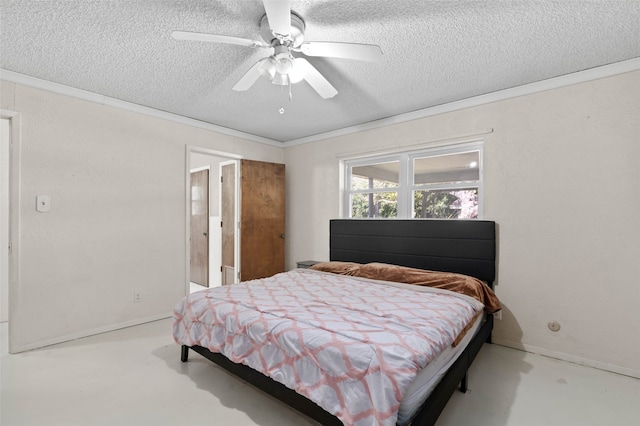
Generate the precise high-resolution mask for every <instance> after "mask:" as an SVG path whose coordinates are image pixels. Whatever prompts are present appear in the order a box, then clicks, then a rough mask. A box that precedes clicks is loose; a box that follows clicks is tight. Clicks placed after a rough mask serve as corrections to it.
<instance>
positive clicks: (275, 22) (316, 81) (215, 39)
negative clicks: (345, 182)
mask: <svg viewBox="0 0 640 426" xmlns="http://www.w3.org/2000/svg"><path fill="white" fill-rule="evenodd" d="M263 4H264V8H265V12H266V13H265V15H264V16H263V17H262V19H261V20H260V36H261V37H262V39H263V40H264V41H259V40H250V39H245V38H240V37H232V36H226V35H219V34H204V33H197V32H188V31H174V32H173V33H172V37H173V38H174V39H176V40H190V41H204V42H212V43H225V44H235V45H240V46H245V47H251V48H260V49H269V50H271V52H270V55H269V56H267V57H264V58H262V59H260V60H259V61H258V62H256V63H255V64H254V65H253V66H252V67H251V68H250V69H249V71H247V72H246V73H245V74H244V75H243V76H242V77H241V78H240V80H239V81H238V82H237V83H236V84H235V86H233V90H235V91H245V90H248V89H249V88H250V87H251V86H252V85H253V84H254V83H255V82H256V80H257V79H258V78H259V77H261V76H262V77H266V78H268V79H269V80H270V81H271V83H272V84H274V85H278V86H289V99H291V84H295V83H298V82H300V81H302V80H305V81H306V82H307V83H309V85H310V86H311V87H312V88H313V89H314V90H315V91H316V92H317V93H318V94H319V95H320V96H321V97H322V98H323V99H330V98H333V97H334V96H335V95H336V94H337V93H338V91H337V90H336V89H335V87H333V86H332V85H331V83H329V81H328V80H327V79H326V78H324V76H323V75H322V74H321V73H320V72H319V71H318V70H317V69H316V68H315V67H314V66H313V65H312V64H311V63H310V62H309V61H308V60H306V59H305V58H303V57H296V56H293V53H292V52H296V53H301V54H302V55H305V56H310V57H314V56H316V57H318V56H322V57H329V58H342V59H355V60H361V61H375V60H377V59H378V58H380V57H381V56H382V50H381V49H380V46H376V45H372V44H357V43H340V42H305V41H304V30H305V23H304V20H303V19H302V18H301V17H300V16H298V15H296V14H295V13H292V12H291V5H290V2H289V1H282V0H263ZM279 111H280V113H281V114H282V113H283V112H284V109H283V108H282V107H281V108H280V110H279Z"/></svg>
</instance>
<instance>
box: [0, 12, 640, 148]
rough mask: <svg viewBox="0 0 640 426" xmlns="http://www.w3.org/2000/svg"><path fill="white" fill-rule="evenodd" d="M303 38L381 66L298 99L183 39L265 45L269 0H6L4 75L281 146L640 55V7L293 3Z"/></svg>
mask: <svg viewBox="0 0 640 426" xmlns="http://www.w3.org/2000/svg"><path fill="white" fill-rule="evenodd" d="M291 8H292V10H293V11H294V12H296V13H297V14H299V15H300V16H302V17H303V19H304V20H305V22H306V32H305V40H307V41H343V42H354V43H370V44H377V45H379V46H380V47H381V48H382V51H383V52H384V55H383V57H382V59H381V60H379V61H378V62H373V63H370V62H360V61H352V60H345V59H330V58H318V57H314V58H309V61H310V62H311V63H312V64H313V65H314V66H315V67H316V68H317V69H318V70H319V71H320V72H321V73H322V74H323V75H324V76H325V77H326V78H327V79H328V80H329V81H330V82H331V84H332V85H333V86H334V87H335V88H336V89H337V90H338V92H339V93H338V95H337V96H335V97H334V98H332V99H328V100H324V99H322V98H321V97H320V96H318V95H317V93H316V92H315V91H313V89H312V88H311V87H310V86H309V85H308V84H307V83H306V82H304V81H303V82H301V83H298V84H295V85H294V86H293V88H292V92H293V100H292V101H288V100H287V99H286V98H285V101H284V108H285V110H286V112H285V114H282V115H281V114H279V112H278V109H279V108H280V105H281V98H282V96H281V95H282V94H281V88H280V86H275V85H272V84H270V83H269V81H268V80H266V79H259V80H258V81H257V82H256V83H255V84H254V86H253V87H252V88H251V89H249V90H248V91H246V92H236V91H233V90H231V88H232V87H233V86H234V84H235V83H236V82H237V81H238V80H239V79H240V77H242V75H244V73H245V72H246V71H247V70H248V69H249V68H250V67H251V66H252V65H253V64H254V63H255V62H256V61H257V60H258V59H260V58H261V57H263V56H265V54H264V51H261V50H259V49H251V48H248V47H243V46H237V45H226V44H217V43H204V42H190V41H178V40H174V39H173V38H171V36H170V35H171V32H172V31H173V30H184V31H196V32H205V33H216V34H224V35H229V36H235V37H243V38H250V39H260V38H259V29H260V27H259V22H260V18H261V17H262V15H263V14H264V7H263V5H262V1H261V0H244V1H243V0H236V1H233V0H220V1H214V0H59V1H47V0H39V1H34V0H0V13H1V15H0V68H2V69H5V70H9V71H13V72H16V73H20V74H25V75H28V76H31V77H36V78H39V79H43V80H47V81H51V82H55V83H59V84H62V85H66V86H70V87H73V88H78V89H83V90H86V91H89V92H94V93H97V94H100V95H104V96H108V97H111V98H115V99H120V100H123V101H127V102H131V103H134V104H139V105H143V106H147V107H151V108H154V109H157V110H161V111H167V112H171V113H174V114H178V115H181V116H185V117H190V118H193V119H197V120H200V121H203V122H207V123H211V124H215V125H218V126H223V127H226V128H229V129H234V130H238V131H241V132H245V133H249V134H252V135H258V136H261V137H264V138H268V139H271V140H274V141H292V140H296V139H300V138H304V137H308V136H310V135H314V134H319V133H324V132H328V131H333V130H336V129H341V128H345V127H349V126H354V125H359V124H362V123H366V122H370V121H374V120H379V119H383V118H387V117H392V116H396V115H399V114H404V113H408V112H411V111H415V110H420V109H424V108H428V107H431V106H435V105H440V104H445V103H449V102H453V101H457V100H461V99H465V98H470V97H473V96H477V95H481V94H486V93H490V92H495V91H498V90H502V89H506V88H511V87H515V86H520V85H524V84H527V83H532V82H536V81H541V80H545V79H548V78H551V77H556V76H560V75H565V74H569V73H573V72H577V71H582V70H585V69H589V68H593V67H597V66H601V65H606V64H610V63H614V62H619V61H623V60H627V59H632V58H638V57H640V24H639V22H640V1H624V0H615V1H599V0H598V1H593V0H592V1H589V0H582V1H548V0H536V1H506V0H504V1H502V0H501V1H490V0H487V1H426V0H413V1H411V0H395V1H390V0H368V1H364V0H361V1H355V0H351V1H349V0H301V1H296V0H292V1H291Z"/></svg>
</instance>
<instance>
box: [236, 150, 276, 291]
mask: <svg viewBox="0 0 640 426" xmlns="http://www.w3.org/2000/svg"><path fill="white" fill-rule="evenodd" d="M284 176H285V175H284V164H274V163H264V162H261V161H251V160H241V162H240V179H241V182H240V183H241V186H240V191H241V199H242V202H241V210H240V211H241V215H240V274H241V275H240V278H241V280H242V281H247V280H252V279H256V278H263V277H269V276H271V275H274V274H277V273H279V272H283V271H284V236H285V235H284V230H285V222H284V211H285V189H284V185H285V180H284Z"/></svg>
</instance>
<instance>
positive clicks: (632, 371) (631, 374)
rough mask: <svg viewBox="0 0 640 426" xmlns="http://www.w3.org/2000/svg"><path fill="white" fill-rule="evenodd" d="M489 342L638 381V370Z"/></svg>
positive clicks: (549, 351) (545, 350) (517, 345)
mask: <svg viewBox="0 0 640 426" xmlns="http://www.w3.org/2000/svg"><path fill="white" fill-rule="evenodd" d="M491 341H492V343H495V344H496V345H500V346H506V347H508V348H513V349H518V350H521V351H525V352H531V353H534V354H538V355H543V356H547V357H549V358H555V359H559V360H561V361H567V362H572V363H574V364H580V365H584V366H586V367H592V368H597V369H598V370H604V371H609V372H611V373H616V374H622V375H624V376H629V377H634V378H636V379H640V370H636V369H633V368H627V367H621V366H619V365H615V364H608V363H606V362H600V361H595V360H592V359H587V358H582V357H579V356H575V355H570V354H567V353H564V352H557V351H552V350H549V349H544V348H539V347H537V346H532V345H526V344H523V343H520V342H512V341H510V340H503V339H496V338H495V337H492V339H491Z"/></svg>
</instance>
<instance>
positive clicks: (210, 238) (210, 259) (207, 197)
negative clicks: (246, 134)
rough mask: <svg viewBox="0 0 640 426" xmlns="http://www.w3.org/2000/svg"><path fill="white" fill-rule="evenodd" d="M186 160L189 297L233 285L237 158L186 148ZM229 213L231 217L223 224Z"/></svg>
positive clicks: (205, 150) (235, 260)
mask: <svg viewBox="0 0 640 426" xmlns="http://www.w3.org/2000/svg"><path fill="white" fill-rule="evenodd" d="M187 160H188V164H187V171H188V176H187V184H188V191H187V227H188V232H187V235H188V242H187V247H188V250H187V268H188V271H187V277H188V280H187V282H188V289H187V291H188V292H190V293H191V292H194V291H200V290H204V289H206V288H210V287H218V286H221V285H226V284H232V283H233V282H235V281H233V280H232V278H233V277H235V276H236V275H237V273H236V267H237V265H238V264H239V259H238V257H239V253H238V252H237V250H236V247H238V243H237V241H236V240H237V236H238V232H237V224H238V220H237V218H236V212H237V202H238V201H237V200H238V191H237V187H236V184H235V183H236V182H237V179H236V176H235V174H236V173H237V172H236V170H237V167H236V163H237V161H238V158H237V157H236V156H234V155H233V154H226V153H221V152H217V151H211V150H208V149H205V148H199V147H187ZM228 170H231V171H232V176H231V177H227V182H223V181H224V178H223V173H228ZM229 182H231V186H229ZM223 185H225V187H224V188H223ZM229 212H231V213H232V215H233V216H232V217H231V218H229V217H227V218H226V219H224V220H223V216H224V215H225V214H226V215H228V214H229ZM225 222H226V223H225ZM229 247H230V250H229ZM225 256H226V257H225ZM229 256H230V257H229ZM229 267H230V268H231V269H229ZM230 280H231V281H230Z"/></svg>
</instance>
